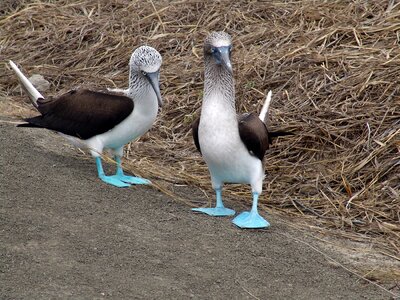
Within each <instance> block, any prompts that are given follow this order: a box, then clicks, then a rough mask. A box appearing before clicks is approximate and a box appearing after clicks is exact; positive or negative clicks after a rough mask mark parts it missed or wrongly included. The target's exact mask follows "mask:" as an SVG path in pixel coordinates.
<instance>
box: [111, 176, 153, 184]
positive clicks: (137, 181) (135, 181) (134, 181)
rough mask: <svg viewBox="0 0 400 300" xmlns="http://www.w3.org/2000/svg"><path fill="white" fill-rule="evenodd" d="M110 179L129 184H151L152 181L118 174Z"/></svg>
mask: <svg viewBox="0 0 400 300" xmlns="http://www.w3.org/2000/svg"><path fill="white" fill-rule="evenodd" d="M110 177H112V178H115V179H117V180H119V181H123V182H126V183H129V184H151V181H150V180H147V179H144V178H140V177H134V176H128V175H121V174H116V175H113V176H110Z"/></svg>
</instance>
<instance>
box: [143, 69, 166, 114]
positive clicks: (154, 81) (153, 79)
mask: <svg viewBox="0 0 400 300" xmlns="http://www.w3.org/2000/svg"><path fill="white" fill-rule="evenodd" d="M158 76H159V71H157V72H153V73H147V75H146V77H147V79H148V80H149V82H150V84H151V87H152V88H153V90H154V92H155V93H156V96H157V100H158V105H159V106H160V107H162V105H163V101H162V98H161V93H160V83H159V81H158Z"/></svg>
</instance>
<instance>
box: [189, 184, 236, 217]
mask: <svg viewBox="0 0 400 300" xmlns="http://www.w3.org/2000/svg"><path fill="white" fill-rule="evenodd" d="M215 193H216V194H217V205H216V206H215V207H213V208H211V207H206V208H203V207H201V208H192V210H193V211H197V212H201V213H205V214H207V215H210V216H214V217H223V216H233V215H234V214H235V211H234V210H233V209H229V208H226V207H225V206H224V204H223V203H222V195H221V194H222V191H221V188H219V189H216V190H215Z"/></svg>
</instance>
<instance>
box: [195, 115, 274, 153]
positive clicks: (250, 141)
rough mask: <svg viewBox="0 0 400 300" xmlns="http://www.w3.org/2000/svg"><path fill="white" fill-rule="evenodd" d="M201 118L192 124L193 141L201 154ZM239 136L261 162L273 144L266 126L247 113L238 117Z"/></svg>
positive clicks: (256, 117) (257, 118)
mask: <svg viewBox="0 0 400 300" xmlns="http://www.w3.org/2000/svg"><path fill="white" fill-rule="evenodd" d="M199 123H200V117H199V118H197V119H196V120H195V121H194V122H193V124H192V134H193V140H194V143H195V145H196V148H197V150H198V151H199V152H200V153H201V149H200V143H199V134H198V130H199ZM238 123H239V124H238V126H239V135H240V139H241V140H242V142H243V144H244V145H245V146H246V148H247V150H248V151H249V152H250V153H252V154H253V155H254V156H256V157H258V158H259V159H260V160H262V159H263V157H264V155H265V152H266V151H267V150H268V148H269V145H270V144H271V136H270V133H269V132H268V129H267V127H266V126H265V124H264V123H263V122H262V121H261V120H260V118H259V117H258V116H257V115H256V114H254V113H245V114H242V115H240V116H238Z"/></svg>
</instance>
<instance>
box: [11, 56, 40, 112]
mask: <svg viewBox="0 0 400 300" xmlns="http://www.w3.org/2000/svg"><path fill="white" fill-rule="evenodd" d="M9 63H10V66H11V68H12V69H13V70H14V72H15V74H16V75H17V77H18V79H19V82H21V86H22V88H23V89H24V91H25V92H26V93H27V94H28V96H29V99H31V101H32V103H33V105H34V106H35V107H36V108H37V107H38V104H37V100H38V99H40V98H41V99H44V97H43V96H42V94H40V93H39V91H38V90H37V89H36V88H35V87H34V86H33V84H32V83H31V82H30V81H29V79H28V78H26V77H25V75H24V74H22V72H21V71H20V70H19V69H18V67H17V66H16V65H15V64H14V63H13V62H12V61H11V60H10V61H9Z"/></svg>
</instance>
